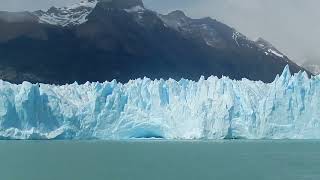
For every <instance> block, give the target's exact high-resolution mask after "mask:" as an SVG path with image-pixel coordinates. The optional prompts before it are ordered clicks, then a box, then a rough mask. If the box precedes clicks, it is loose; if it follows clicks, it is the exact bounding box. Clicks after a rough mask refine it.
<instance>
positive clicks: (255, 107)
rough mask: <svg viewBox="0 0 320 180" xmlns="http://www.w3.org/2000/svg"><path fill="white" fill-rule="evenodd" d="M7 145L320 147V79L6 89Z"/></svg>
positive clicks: (1, 116)
mask: <svg viewBox="0 0 320 180" xmlns="http://www.w3.org/2000/svg"><path fill="white" fill-rule="evenodd" d="M0 94H1V95H0V139H113V140H118V139H130V138H164V139H319V138H320V111H319V107H320V98H319V97H320V76H316V77H312V78H311V79H309V78H308V75H307V74H306V73H302V72H300V73H298V74H295V75H294V76H291V74H290V71H289V68H288V67H286V68H285V70H284V71H283V73H282V75H281V76H277V77H276V79H275V80H274V82H272V83H270V84H265V83H263V82H261V81H250V80H247V79H243V80H241V81H235V80H231V79H229V78H227V77H223V78H221V79H218V78H217V77H213V76H211V77H209V78H208V79H205V78H203V77H202V78H201V79H200V80H199V81H197V82H195V81H190V80H186V79H182V80H180V81H175V80H173V79H170V80H167V81H165V80H162V79H161V80H155V81H152V80H150V79H148V78H144V79H137V80H132V81H130V82H128V83H126V84H121V83H117V82H116V81H112V82H104V83H86V84H83V85H78V84H77V83H74V84H71V85H63V86H54V85H46V84H31V83H28V82H24V83H22V84H20V85H15V84H10V83H8V82H4V81H0Z"/></svg>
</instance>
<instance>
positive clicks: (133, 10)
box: [124, 6, 145, 13]
mask: <svg viewBox="0 0 320 180" xmlns="http://www.w3.org/2000/svg"><path fill="white" fill-rule="evenodd" d="M124 10H125V11H126V12H128V13H143V12H144V11H145V8H144V7H141V6H134V7H132V8H130V9H124Z"/></svg>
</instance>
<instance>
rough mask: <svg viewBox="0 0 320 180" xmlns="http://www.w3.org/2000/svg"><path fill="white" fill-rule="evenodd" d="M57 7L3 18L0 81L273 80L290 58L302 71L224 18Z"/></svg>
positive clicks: (138, 7) (135, 1) (120, 0)
mask: <svg viewBox="0 0 320 180" xmlns="http://www.w3.org/2000/svg"><path fill="white" fill-rule="evenodd" d="M49 11H50V10H49ZM51 11H52V9H51ZM55 11H57V12H55V13H46V12H41V13H40V12H39V11H38V12H34V13H31V16H32V17H34V16H35V17H36V18H34V19H33V20H32V21H30V20H28V21H15V22H10V21H6V20H1V17H0V78H1V79H3V80H7V81H10V82H14V83H21V82H22V81H30V82H43V83H55V84H64V83H72V82H74V81H77V82H79V83H84V82H86V81H100V82H102V81H105V80H109V81H110V80H113V79H117V80H118V81H120V82H126V81H128V80H130V79H136V78H141V77H145V76H146V77H150V78H152V79H155V78H158V79H159V78H164V79H167V78H174V79H180V78H187V79H192V80H198V79H199V78H200V76H202V75H203V76H205V77H208V76H211V75H215V76H219V77H221V76H223V75H224V76H229V77H230V78H232V79H241V78H248V79H251V80H262V81H264V82H271V81H273V80H274V78H275V76H276V75H277V74H280V73H281V72H282V70H283V68H284V67H285V66H286V65H287V64H289V66H290V69H291V71H292V72H298V71H301V70H302V71H304V69H303V68H301V67H299V66H298V65H296V64H295V63H293V62H292V61H290V60H289V59H288V58H287V57H286V56H279V55H281V54H280V52H279V51H277V52H278V53H276V54H274V53H272V52H273V51H271V52H269V49H268V48H267V49H265V47H264V48H262V47H260V46H259V45H258V43H256V42H254V41H251V40H249V39H248V38H246V37H245V36H244V35H242V34H241V33H239V32H237V31H236V30H234V29H233V28H230V27H229V26H227V25H225V24H223V23H221V22H218V21H216V20H213V19H211V18H203V19H191V18H189V17H187V16H185V14H184V13H183V12H181V11H176V12H173V13H170V14H168V15H159V14H157V13H155V12H153V11H150V10H148V9H146V8H145V7H144V6H143V3H142V1H141V0H116V1H115V0H100V1H94V0H86V1H83V2H81V3H80V4H79V5H78V6H74V7H72V8H60V9H59V8H56V9H55ZM70 13H71V14H70ZM72 13H73V14H72ZM28 14H29V13H28ZM29 15H30V14H29ZM0 16H1V13H0ZM57 16H59V17H57ZM84 16H85V17H84ZM35 19H37V21H34V20H35ZM58 20H59V21H58ZM177 23H178V24H177Z"/></svg>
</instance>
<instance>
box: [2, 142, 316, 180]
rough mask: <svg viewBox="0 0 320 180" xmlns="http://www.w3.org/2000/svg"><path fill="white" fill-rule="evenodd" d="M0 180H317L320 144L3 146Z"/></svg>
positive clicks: (127, 143)
mask: <svg viewBox="0 0 320 180" xmlns="http://www.w3.org/2000/svg"><path fill="white" fill-rule="evenodd" d="M0 179H1V180H2V179H3V180H62V179H63V180H208V179H212V180H319V179H320V141H182V142H179V141H157V140H156V141H148V140H144V141H120V142H119V141H118V142H115V141H71V142H70V141H1V142H0Z"/></svg>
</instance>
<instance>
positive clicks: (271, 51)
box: [268, 49, 284, 58]
mask: <svg viewBox="0 0 320 180" xmlns="http://www.w3.org/2000/svg"><path fill="white" fill-rule="evenodd" d="M268 52H270V53H272V54H274V55H276V56H278V57H281V58H284V55H283V54H280V53H278V52H277V51H275V50H272V49H268Z"/></svg>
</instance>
